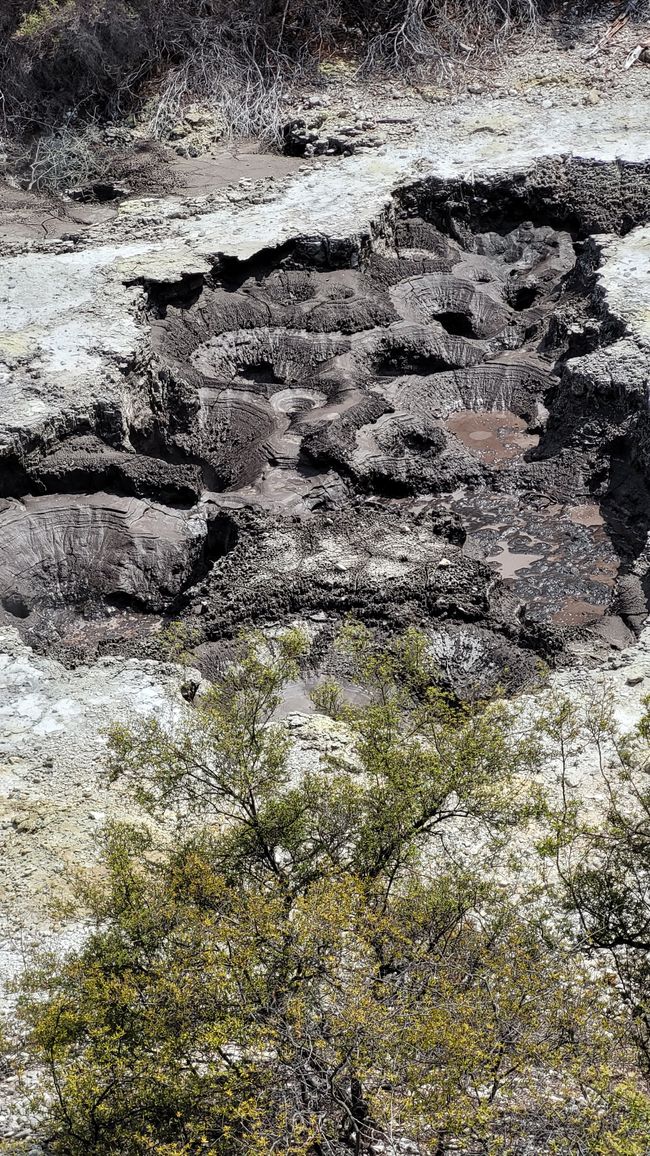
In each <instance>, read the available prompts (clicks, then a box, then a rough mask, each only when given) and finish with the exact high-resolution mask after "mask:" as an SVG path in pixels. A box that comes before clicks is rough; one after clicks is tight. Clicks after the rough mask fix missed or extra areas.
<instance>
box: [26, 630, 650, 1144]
mask: <svg viewBox="0 0 650 1156" xmlns="http://www.w3.org/2000/svg"><path fill="white" fill-rule="evenodd" d="M342 645H343V647H344V649H345V650H346V651H347V653H348V655H349V656H351V657H352V659H353V660H354V662H355V664H356V669H357V677H358V679H359V682H360V684H361V685H362V686H363V687H364V688H365V692H366V698H367V702H366V704H365V705H361V706H359V705H358V704H357V705H351V704H349V703H346V701H345V698H344V696H343V694H342V693H341V691H340V690H339V688H338V687H336V686H335V685H332V684H330V685H327V686H325V687H323V688H321V689H320V690H319V692H318V693H317V695H316V696H315V697H316V699H317V701H318V702H319V704H320V705H321V707H324V706H326V707H327V709H328V711H329V712H330V714H332V715H333V716H334V718H335V719H338V720H339V722H340V725H341V727H343V726H344V727H346V728H347V733H348V734H349V736H350V749H349V751H347V753H346V754H345V756H341V757H340V758H330V759H329V760H326V762H325V764H324V765H322V766H320V767H318V768H315V766H313V765H312V764H309V765H307V766H305V765H303V764H302V762H301V760H300V758H298V757H297V755H296V752H293V751H292V750H291V747H290V744H289V741H288V739H287V737H286V730H285V729H284V728H283V727H282V725H281V724H279V723H278V722H277V710H278V707H279V705H280V702H281V698H282V690H283V687H284V686H285V684H286V683H287V682H288V681H291V680H293V679H294V678H295V677H296V674H297V670H298V663H299V661H300V658H301V656H302V654H303V652H304V648H305V641H304V639H303V637H302V636H301V635H300V634H299V633H298V632H296V631H289V632H286V633H284V634H282V635H280V636H278V637H275V638H263V637H253V638H251V639H249V640H248V643H247V645H246V647H245V648H244V650H243V653H242V657H241V659H240V661H239V662H238V663H237V664H236V665H233V667H232V668H231V669H230V670H229V671H228V672H227V673H226V675H225V676H224V678H223V680H222V681H221V682H220V683H219V684H217V685H215V686H214V688H213V689H212V690H211V692H210V693H209V694H208V695H207V696H205V697H204V698H203V699H202V700H201V701H200V702H199V703H198V705H196V706H195V708H194V709H193V710H192V711H191V712H189V711H188V712H186V716H185V719H184V720H181V721H179V722H178V723H176V724H174V725H173V726H172V725H170V726H167V725H164V724H162V723H161V722H159V721H156V720H150V721H148V722H145V723H142V724H139V725H137V726H135V727H133V728H124V727H121V728H115V729H114V731H113V733H112V738H111V759H110V768H109V776H110V778H111V779H112V780H113V782H116V783H119V784H121V785H122V786H123V787H124V786H128V787H129V788H130V789H132V790H133V791H134V793H135V794H136V796H137V798H138V799H139V801H140V803H142V804H144V805H145V806H146V807H147V808H149V809H150V810H151V811H152V813H154V814H158V813H159V812H164V813H165V814H166V815H169V812H170V810H171V811H174V812H176V814H177V815H178V822H179V831H178V836H177V839H176V840H175V842H174V847H173V850H171V851H170V850H167V851H165V850H163V849H161V848H160V847H159V846H156V845H155V843H154V840H153V837H152V835H151V834H150V833H148V832H147V831H146V830H144V829H138V828H133V827H126V826H115V827H112V828H111V829H110V830H109V833H108V837H107V843H106V851H105V865H106V878H105V881H104V882H103V883H102V884H100V885H95V886H89V885H88V884H87V883H83V881H82V883H81V884H80V898H81V899H82V900H83V904H84V906H85V909H86V911H87V912H88V914H89V916H90V918H91V921H92V930H91V932H90V934H89V937H88V939H87V941H86V943H85V945H84V946H83V947H82V948H81V949H80V950H79V951H78V952H76V953H72V954H70V955H68V956H67V957H66V958H65V959H63V960H61V961H57V960H53V959H49V960H48V959H46V960H43V961H41V962H40V963H39V964H38V965H35V967H34V969H33V971H32V973H31V975H30V976H29V977H28V979H27V980H26V984H25V992H24V994H23V998H22V1015H23V1017H24V1020H25V1022H26V1024H27V1026H28V1029H29V1038H30V1046H31V1048H32V1049H33V1051H34V1053H35V1055H36V1056H37V1058H38V1060H39V1061H40V1062H41V1063H42V1064H43V1065H44V1067H45V1070H46V1072H47V1074H48V1079H49V1084H50V1090H51V1092H52V1095H53V1101H52V1106H51V1108H50V1110H49V1112H48V1114H47V1119H46V1122H45V1125H44V1127H45V1128H46V1130H47V1132H48V1135H49V1142H50V1149H51V1151H52V1152H53V1153H56V1154H58V1156H82V1154H83V1156H90V1154H96V1156H109V1154H111V1156H114V1154H116V1153H119V1154H120V1156H145V1154H154V1153H155V1154H157V1156H198V1154H200V1153H213V1154H215V1156H216V1154H217V1153H218V1154H219V1156H231V1154H232V1156H235V1154H237V1156H239V1154H241V1156H253V1154H255V1156H257V1154H259V1156H262V1154H264V1156H267V1154H270V1153H283V1154H285V1153H286V1154H291V1156H324V1154H327V1153H331V1154H339V1153H340V1154H343V1153H355V1154H356V1156H361V1154H367V1156H370V1154H371V1153H376V1152H379V1151H384V1152H396V1151H397V1150H399V1148H400V1145H402V1144H403V1143H405V1142H408V1143H409V1144H411V1145H414V1146H415V1150H416V1151H418V1152H421V1153H431V1156H444V1154H445V1153H447V1152H464V1153H472V1154H478V1153H482V1154H488V1153H489V1154H490V1156H491V1154H492V1153H504V1154H508V1153H509V1154H512V1156H515V1154H518V1156H519V1154H521V1153H524V1152H532V1151H535V1152H544V1153H549V1154H552V1153H555V1154H558V1156H559V1154H566V1156H569V1154H571V1156H574V1154H576V1153H581V1154H584V1156H611V1154H614V1153H618V1154H619V1156H642V1154H644V1153H646V1152H647V1150H648V1147H649V1146H650V1101H649V1100H648V1097H647V1095H646V1092H645V1088H644V1085H643V1083H642V1081H641V1079H640V1077H639V1076H638V1074H637V1073H636V1068H635V1053H634V1051H633V1048H632V1046H631V1044H630V1041H629V1040H628V1039H627V1038H626V1027H627V1021H626V1018H625V1015H624V1012H623V1010H622V1008H621V1006H620V1005H619V1002H618V1000H617V994H616V991H615V989H613V988H611V987H609V986H608V985H606V984H602V982H600V980H599V977H598V974H597V972H596V971H595V970H594V969H593V968H591V967H590V968H588V969H585V968H584V967H583V966H582V965H581V964H580V962H579V959H578V958H575V957H571V956H570V955H566V954H565V953H564V952H563V951H562V949H561V947H560V945H559V944H558V943H556V942H554V941H553V940H552V938H550V937H549V935H548V933H547V931H546V930H545V922H544V920H543V919H541V918H540V919H538V918H537V910H536V907H535V905H530V906H529V905H528V904H527V902H526V899H525V895H524V890H523V885H518V886H513V882H512V879H510V881H509V882H508V884H507V886H506V885H504V884H503V883H501V882H500V876H499V871H498V870H492V867H493V866H495V865H498V864H499V863H500V862H502V852H503V849H504V844H505V841H506V838H507V834H508V832H510V831H511V830H513V829H516V828H517V825H519V826H520V825H521V824H522V823H524V822H525V821H526V820H527V817H528V815H529V813H530V809H531V804H530V799H529V795H528V792H527V790H526V788H525V784H526V780H527V777H528V775H529V773H530V772H531V771H532V770H533V769H534V768H535V767H536V765H537V758H538V744H537V742H536V741H535V740H534V738H533V736H532V735H531V734H529V733H522V732H521V730H520V724H519V723H518V720H517V717H516V715H515V714H514V713H513V712H512V711H510V710H509V709H507V708H506V707H504V706H503V704H499V703H488V704H479V705H475V706H473V707H471V708H468V707H464V706H461V705H459V704H457V703H455V702H454V701H452V700H450V699H449V698H448V697H446V696H445V694H443V693H442V692H441V691H440V690H439V689H437V688H436V686H435V671H433V670H432V669H431V668H430V667H429V664H428V661H427V651H426V646H425V643H424V641H423V639H421V638H420V637H419V636H418V635H417V634H416V633H415V632H409V634H407V636H406V637H405V638H403V639H401V640H399V641H398V642H396V643H395V644H394V645H393V646H392V647H390V648H389V649H388V650H383V649H381V648H378V647H377V646H376V645H375V643H374V641H373V639H372V637H371V636H370V635H368V634H367V632H365V631H364V630H362V629H360V628H356V627H354V628H350V629H348V631H347V632H346V633H345V636H344V638H343V640H342ZM331 725H335V724H331ZM410 1150H413V1149H410Z"/></svg>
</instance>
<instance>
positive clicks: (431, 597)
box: [0, 73, 650, 1135]
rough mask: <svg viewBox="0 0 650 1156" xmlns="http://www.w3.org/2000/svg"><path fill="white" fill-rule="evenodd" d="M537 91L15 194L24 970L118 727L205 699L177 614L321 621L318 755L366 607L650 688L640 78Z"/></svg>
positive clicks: (223, 623)
mask: <svg viewBox="0 0 650 1156" xmlns="http://www.w3.org/2000/svg"><path fill="white" fill-rule="evenodd" d="M643 75H644V77H645V73H644V74H643ZM545 103H546V104H548V101H547V102H545ZM551 103H552V107H551V108H546V107H544V108H541V106H538V105H534V106H532V105H530V104H525V105H524V104H522V102H521V101H519V100H514V99H511V98H509V97H507V96H506V97H503V96H502V97H500V98H499V99H498V100H496V99H495V100H490V99H488V98H485V99H482V100H481V104H480V110H479V108H478V106H477V104H476V102H475V101H471V100H468V102H467V106H466V107H465V106H464V105H463V104H462V102H461V103H460V104H456V105H454V106H453V109H451V110H448V111H440V112H437V113H436V121H435V125H432V124H427V123H423V124H422V127H421V129H415V130H414V131H413V132H412V133H411V134H410V136H409V139H408V141H407V142H404V141H401V142H399V143H395V144H391V143H390V142H388V143H387V144H384V145H383V146H381V147H378V148H376V147H373V148H372V149H368V150H366V151H365V152H360V153H359V154H358V155H354V156H350V157H344V158H341V157H332V158H329V157H326V158H323V159H321V160H312V161H309V162H307V163H305V164H302V165H300V166H299V167H296V165H295V163H292V164H289V163H288V162H283V164H284V165H285V167H282V166H280V167H278V158H275V159H274V160H273V166H272V167H273V172H272V174H271V176H269V177H268V178H267V177H264V176H263V175H262V176H260V177H259V179H257V180H255V181H253V182H250V181H249V182H247V184H246V185H245V186H244V187H242V186H241V185H240V186H238V187H237V189H234V188H232V187H229V186H226V187H225V188H224V189H221V190H219V191H217V192H210V193H206V194H205V195H204V196H202V197H198V198H193V199H191V198H188V197H187V196H182V195H180V194H179V195H176V196H170V195H168V196H166V197H164V198H159V199H156V198H149V199H147V200H142V199H140V200H136V199H130V200H127V201H124V202H123V203H122V204H121V205H120V206H119V208H117V209H113V210H112V211H111V215H110V218H107V217H106V215H105V213H103V212H101V213H98V214H97V217H96V220H95V222H94V223H92V221H91V223H89V224H87V225H84V226H82V227H79V226H77V227H75V228H74V229H72V230H71V231H70V232H69V233H66V232H64V231H63V230H62V229H61V228H57V229H55V230H54V231H53V235H51V236H38V237H37V238H36V239H35V238H34V237H31V238H30V237H29V236H28V235H27V234H28V231H27V232H26V231H25V229H24V228H21V229H17V230H16V231H15V235H12V229H11V221H10V220H9V222H7V221H5V222H4V223H3V227H2V230H1V231H0V233H1V236H2V238H3V240H2V242H1V243H2V246H3V250H4V256H3V259H2V263H1V266H0V300H1V301H2V314H1V316H0V386H1V388H2V393H3V402H4V404H3V406H2V410H1V411H0V494H1V497H0V681H1V682H2V686H3V694H4V698H3V699H2V701H0V720H1V722H0V725H1V729H2V735H1V736H0V760H1V761H0V838H1V839H2V840H3V841H4V842H3V848H2V854H3V862H4V864H5V865H6V870H5V889H4V894H3V896H2V898H1V900H0V917H1V918H2V920H3V926H4V927H5V928H6V932H7V934H6V940H5V948H4V949H3V953H2V955H0V960H1V961H2V964H3V967H4V969H5V970H6V971H7V972H8V973H9V972H11V971H12V970H13V969H15V967H16V966H17V964H18V963H19V961H20V957H21V949H22V942H23V941H22V939H21V934H22V929H23V928H24V927H25V926H27V927H34V926H35V925H39V926H40V925H41V924H42V923H43V922H44V921H45V920H46V916H47V907H48V903H49V901H50V900H51V898H52V897H53V896H54V895H58V894H61V893H65V875H66V871H67V870H68V868H69V867H70V866H71V865H73V866H74V865H75V864H78V863H79V862H84V863H87V862H88V861H89V860H92V857H93V855H94V854H95V852H94V850H93V839H94V835H95V833H96V832H97V831H98V830H99V829H101V826H102V823H103V822H104V819H105V818H106V817H107V816H111V815H122V814H124V813H125V807H126V803H125V801H124V800H123V799H120V797H119V795H118V793H117V792H115V791H112V792H109V791H107V790H106V788H105V786H103V785H101V783H100V781H99V777H98V775H99V770H100V767H101V758H102V750H103V744H104V738H103V736H102V730H103V728H104V727H105V726H106V724H107V723H109V722H110V721H111V720H112V719H113V718H128V717H129V716H130V715H132V714H133V712H150V711H154V712H156V713H158V714H168V713H169V712H173V711H178V710H182V709H188V708H187V707H186V705H185V703H184V697H185V698H191V697H192V694H193V693H194V691H195V689H196V684H197V679H198V677H199V676H198V675H196V674H195V673H191V672H189V673H188V672H187V671H183V670H181V669H179V668H178V667H174V666H172V665H168V664H164V663H161V662H159V661H155V660H157V659H160V657H161V655H162V656H163V657H164V655H165V650H164V646H162V645H161V637H162V638H164V637H165V632H164V630H163V633H162V635H161V629H162V628H164V627H165V626H166V625H167V624H168V623H170V622H178V621H180V622H181V623H183V631H182V632H181V636H182V637H183V638H185V640H186V641H187V644H188V645H189V646H190V648H191V651H192V654H191V662H192V664H193V665H195V666H196V667H197V668H198V670H199V671H200V672H201V673H202V674H204V675H207V676H208V677H209V675H210V673H211V671H213V670H214V669H215V666H218V664H219V663H220V662H221V661H222V660H223V658H224V657H225V656H227V655H228V654H229V653H232V647H233V644H234V640H235V639H236V637H237V635H238V634H239V633H240V631H241V630H242V629H245V628H247V627H251V626H255V627H259V628H267V629H277V628H278V627H281V626H282V625H288V624H290V623H295V622H299V623H301V624H302V625H303V626H304V627H305V629H306V630H307V631H308V633H309V636H310V638H311V639H312V650H311V654H310V656H309V659H308V661H307V663H306V665H305V670H304V672H303V674H304V677H303V679H302V680H301V681H300V682H299V683H298V684H297V685H296V687H295V688H293V690H292V695H291V699H290V701H289V702H288V703H287V704H286V711H285V713H287V712H288V713H290V714H291V717H292V719H293V725H294V726H295V727H296V728H297V729H298V730H299V731H300V728H301V727H303V728H304V743H303V746H304V750H303V755H304V757H306V758H314V757H319V752H320V753H322V751H324V750H330V749H333V747H334V748H335V747H336V745H337V744H338V743H340V741H341V738H340V736H339V735H337V733H336V732H335V730H332V728H331V726H330V725H329V724H328V723H327V722H326V721H325V720H319V719H318V718H315V717H313V715H312V717H311V719H309V720H308V721H307V722H305V721H304V719H303V720H302V722H301V721H300V720H298V723H297V722H296V718H297V714H296V712H298V714H300V715H301V716H303V715H305V714H306V713H308V712H311V711H312V708H311V705H310V704H309V700H308V697H307V690H308V688H309V686H311V685H312V684H313V682H314V680H315V679H316V678H317V677H318V675H319V673H322V672H323V671H326V670H332V669H337V663H338V662H339V659H338V658H337V655H336V652H335V648H334V645H333V643H334V639H335V637H336V633H337V631H338V629H339V628H340V626H341V624H342V622H343V621H344V620H345V618H346V616H348V615H350V614H352V615H354V616H355V617H357V618H360V619H362V620H364V621H366V622H367V623H369V624H370V625H372V626H374V627H375V628H377V629H378V630H379V631H380V632H383V633H384V634H385V635H387V636H388V635H390V634H392V633H394V632H397V631H400V630H403V629H404V628H405V627H407V626H409V625H415V626H417V627H418V628H420V629H421V630H423V631H424V632H425V634H426V635H427V637H428V639H429V641H430V645H431V648H432V651H433V653H434V655H435V656H436V658H437V661H438V663H439V665H440V669H441V671H442V674H443V677H444V679H445V680H446V682H447V684H448V685H449V686H450V687H451V688H452V689H453V690H454V691H455V692H456V693H458V694H459V695H461V696H475V695H478V694H485V693H490V692H492V691H493V690H494V689H495V688H496V687H503V688H505V690H506V691H507V692H508V693H517V692H520V691H522V690H527V691H534V690H535V688H536V687H537V686H538V684H539V680H540V675H541V672H542V671H545V672H546V673H547V675H548V671H549V668H550V671H551V674H550V677H551V679H552V680H555V681H556V682H557V683H558V685H562V686H564V685H571V686H572V687H574V686H575V684H574V683H573V682H571V681H570V680H572V679H574V678H575V677H576V676H577V674H579V676H580V677H581V678H583V679H585V680H587V682H589V680H592V681H594V680H595V681H596V682H597V683H598V685H601V684H602V682H603V679H604V678H605V677H609V676H605V675H604V674H603V671H611V672H612V673H611V677H612V679H613V682H612V687H613V691H612V694H613V698H612V701H613V702H614V703H615V705H616V709H617V710H618V711H619V714H620V715H621V717H622V718H624V720H625V721H626V722H633V721H634V718H635V717H637V716H638V713H639V711H640V706H639V703H640V699H641V696H642V694H644V693H645V692H646V690H647V685H644V684H647V682H648V679H649V678H650V660H649V658H648V653H649V652H648V650H647V639H646V640H644V639H643V638H642V639H641V640H640V641H639V635H640V634H641V632H642V629H643V626H644V623H645V620H646V616H647V598H648V594H649V593H650V551H649V548H648V531H649V530H650V495H649V494H648V484H649V479H650V418H649V411H648V378H649V376H650V322H649V320H648V318H649V317H650V313H649V311H648V304H647V302H648V297H649V294H650V228H648V227H646V222H648V221H650V198H649V196H648V173H649V171H650V144H649V143H648V138H647V127H646V126H647V123H648V120H649V118H650V100H649V99H647V98H646V97H645V96H644V95H643V93H642V92H641V93H639V92H638V91H636V92H634V94H632V95H630V96H625V95H623V96H620V95H619V96H618V97H617V98H616V99H613V100H612V101H611V102H610V103H609V104H608V105H607V106H606V107H599V108H598V109H596V110H594V108H593V107H589V106H585V105H583V104H579V105H576V102H575V101H573V100H570V99H569V92H568V91H567V93H566V94H565V98H564V99H563V98H561V97H560V99H556V100H555V102H551ZM290 169H293V171H289V170H290ZM559 668H562V669H561V670H560V669H559ZM630 672H631V673H630ZM338 673H341V670H340V668H339V669H338ZM344 673H345V672H344V671H343V674H344ZM567 680H569V681H567ZM628 685H629V686H630V687H634V688H635V689H634V690H633V691H632V690H629V689H627V688H628ZM574 692H575V691H574ZM575 693H577V692H575ZM183 696H184V697H183ZM12 1112H13V1109H12V1110H11V1112H10V1113H9V1115H8V1116H7V1119H6V1120H5V1124H4V1125H3V1126H5V1130H6V1132H7V1133H8V1134H12V1135H15V1134H16V1128H17V1124H16V1117H15V1115H12ZM18 1123H19V1124H20V1121H19V1122H18Z"/></svg>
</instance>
